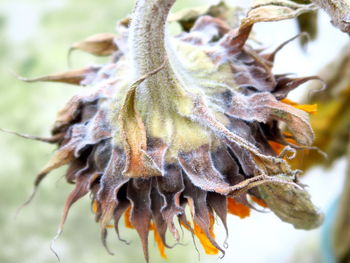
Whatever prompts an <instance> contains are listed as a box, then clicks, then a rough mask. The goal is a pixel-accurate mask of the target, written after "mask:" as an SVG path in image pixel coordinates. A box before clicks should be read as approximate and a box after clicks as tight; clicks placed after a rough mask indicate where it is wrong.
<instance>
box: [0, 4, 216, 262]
mask: <svg viewBox="0 0 350 263" xmlns="http://www.w3.org/2000/svg"><path fill="white" fill-rule="evenodd" d="M206 2H210V1H206ZM199 4H205V2H204V1H200V0H196V1H195V0H191V1H188V0H180V1H178V3H177V4H176V6H175V7H174V10H179V9H181V8H182V7H190V6H195V5H199ZM132 5H133V1H115V0H114V1H112V0H104V1H91V0H88V1H87V0H85V1H83V0H76V1H72V0H70V1H69V0H48V1H39V0H2V1H1V6H0V38H1V41H0V79H1V85H0V94H1V103H0V127H2V128H7V129H10V130H14V131H19V132H22V133H27V134H33V135H39V136H48V135H49V134H50V128H51V125H52V124H53V121H54V118H55V115H56V112H57V111H58V110H59V109H60V108H61V107H62V106H63V105H64V103H65V102H66V101H67V100H68V99H69V98H70V97H71V96H72V95H73V94H74V93H75V92H77V90H78V89H79V87H75V86H70V85H63V84H52V83H34V84H28V83H23V82H21V81H19V80H17V79H16V77H15V75H14V74H13V72H16V73H17V74H19V75H22V76H26V77H35V76H39V75H45V74H49V73H53V72H59V71H64V70H66V69H67V68H68V66H67V51H68V48H69V46H70V44H71V43H73V42H76V41H79V40H81V39H84V38H85V37H87V36H90V35H93V34H95V33H99V32H114V28H115V24H116V21H117V20H119V19H120V18H122V17H124V16H125V15H127V14H128V13H130V12H131V10H132ZM103 61H105V58H102V59H101V58H95V57H92V56H91V55H87V54H83V53H81V52H79V51H77V52H75V53H73V55H72V62H73V67H80V66H82V65H86V64H94V63H102V62H103ZM54 150H55V148H54V146H52V145H47V144H44V143H41V142H36V141H29V140H25V139H23V138H19V137H16V136H13V135H9V134H4V133H1V134H0V167H1V169H0V204H1V210H0V262H1V263H10V262H11V263H12V262H13V263H18V262H21V263H26V262H35V263H40V262H45V263H49V262H57V259H56V258H55V256H54V254H53V253H52V252H51V251H50V249H49V246H50V242H51V240H52V238H53V237H54V236H55V233H56V229H57V227H58V223H59V220H60V216H61V212H62V209H63V204H64V201H65V198H66V197H67V195H68V193H69V192H70V191H71V190H72V186H71V185H68V184H67V183H66V182H65V179H64V178H62V175H63V174H64V169H60V170H58V171H55V172H54V173H52V174H50V175H49V176H48V178H47V179H46V180H44V182H43V184H42V185H41V187H40V189H39V191H38V193H37V196H36V198H35V199H34V201H33V202H32V203H31V204H30V205H29V206H27V207H25V208H23V209H22V210H21V212H20V214H19V215H18V216H17V217H16V218H15V214H16V209H17V208H18V207H19V206H20V205H21V203H23V202H24V201H25V200H26V198H27V197H28V196H29V194H30V192H31V190H32V186H33V180H34V176H35V174H36V173H37V172H38V171H39V170H40V168H41V167H42V166H43V165H44V164H45V162H46V161H48V160H49V158H50V156H51V155H52V152H53V151H54ZM121 225H123V222H121ZM121 232H122V234H123V237H124V238H126V239H127V240H129V241H131V242H132V244H131V245H129V246H127V245H125V244H123V243H121V242H120V241H118V240H117V238H116V237H115V234H114V230H111V231H110V236H109V239H108V240H109V244H110V248H111V250H112V251H114V252H115V254H116V255H115V256H113V257H112V256H110V255H108V254H107V252H106V251H105V249H104V248H103V246H102V245H101V242H100V239H99V236H100V233H99V226H98V225H97V224H96V223H95V222H94V217H93V213H92V212H91V211H90V199H89V198H88V197H85V198H83V200H81V201H80V202H78V203H76V204H75V205H74V206H73V208H72V210H71V212H70V214H69V217H68V221H67V224H66V227H65V231H64V234H63V235H62V236H61V237H60V238H59V240H58V241H57V242H56V245H55V247H56V250H57V252H58V254H59V255H60V257H61V260H62V261H63V262H65V263H70V262H84V263H89V262H143V255H142V249H141V246H140V241H139V239H138V237H137V235H136V233H135V231H132V230H127V229H125V228H124V227H123V226H121ZM150 236H152V235H150ZM184 243H185V244H187V245H186V246H177V247H175V248H174V249H172V250H167V254H168V257H169V260H168V261H167V262H178V261H180V262H192V261H196V260H197V254H196V252H195V249H194V247H193V244H192V240H191V238H190V237H189V236H188V235H187V236H185V239H184ZM200 250H201V249H200ZM150 252H151V261H152V262H164V260H162V259H161V258H160V256H159V255H158V251H157V249H156V246H155V245H154V242H153V237H151V238H150ZM201 252H203V251H201ZM205 259H206V257H205V256H204V255H203V256H202V261H203V260H204V261H205ZM212 260H215V259H214V258H213V257H211V258H210V261H212Z"/></svg>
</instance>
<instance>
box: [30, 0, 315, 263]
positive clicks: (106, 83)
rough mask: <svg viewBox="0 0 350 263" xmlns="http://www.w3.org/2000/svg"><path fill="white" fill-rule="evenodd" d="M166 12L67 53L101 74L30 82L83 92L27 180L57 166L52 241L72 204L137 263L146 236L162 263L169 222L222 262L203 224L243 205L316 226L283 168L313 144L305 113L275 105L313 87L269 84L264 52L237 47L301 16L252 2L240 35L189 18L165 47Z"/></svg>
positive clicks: (213, 20)
mask: <svg viewBox="0 0 350 263" xmlns="http://www.w3.org/2000/svg"><path fill="white" fill-rule="evenodd" d="M173 3H174V0H149V1H145V0H138V1H137V4H136V7H135V9H134V12H133V15H132V19H131V22H130V21H129V20H123V21H122V22H121V23H119V26H118V28H119V34H118V35H116V36H114V35H111V34H99V35H96V36H93V37H91V38H89V39H87V40H85V41H82V42H79V43H76V44H75V45H74V46H73V48H79V49H82V50H85V51H88V52H90V53H93V54H96V55H110V56H111V61H110V62H109V63H108V64H106V65H103V66H96V67H87V68H84V69H79V70H75V71H70V72H65V73H62V74H56V75H50V76H45V77H41V78H37V79H33V80H29V81H34V80H35V81H36V80H44V81H62V82H67V83H70V84H79V85H81V86H84V88H83V90H82V92H81V93H79V94H77V95H76V96H74V97H73V98H71V100H70V101H69V102H68V103H67V104H66V105H65V107H64V108H63V109H62V110H61V111H60V112H59V113H58V116H57V118H56V122H55V124H54V127H53V129H52V137H51V138H50V139H47V141H50V142H53V143H56V144H57V145H58V150H57V151H56V152H55V154H54V156H53V157H52V159H51V160H50V161H49V162H48V164H47V165H46V166H45V167H44V168H43V170H42V171H41V172H40V173H39V175H38V176H37V179H36V181H35V188H37V186H38V185H39V184H40V182H41V181H42V179H43V178H44V177H45V176H46V175H47V174H48V173H49V172H50V171H52V170H53V169H56V168H58V167H60V166H62V165H68V169H67V172H66V179H67V181H68V182H69V183H73V184H75V188H74V190H73V191H72V192H71V194H70V195H69V196H68V198H67V201H66V204H65V207H64V212H63V217H62V221H61V225H60V227H59V232H61V231H62V229H63V225H64V223H65V220H66V217H67V213H68V210H69V209H70V207H71V206H72V204H73V203H74V202H76V201H77V200H79V199H80V198H82V197H83V196H85V195H87V194H90V195H91V198H92V207H93V211H94V212H95V214H96V221H98V222H99V223H100V225H101V231H102V237H103V243H104V244H105V243H106V240H105V238H106V235H107V228H108V227H109V226H110V225H112V226H114V228H115V230H116V233H117V235H118V237H119V225H118V223H119V221H120V218H121V217H122V216H124V220H125V225H126V226H127V227H130V228H135V229H136V231H137V232H138V234H139V236H140V238H141V241H142V245H143V249H144V254H145V257H146V259H147V260H148V248H147V245H148V234H149V232H150V231H154V236H155V240H156V242H157V244H158V246H159V249H160V252H161V255H162V256H163V257H165V248H169V247H170V246H168V243H167V241H166V232H167V231H169V232H170V233H171V234H172V235H173V237H174V239H175V240H176V241H179V240H180V234H179V231H178V224H177V223H176V222H175V220H176V219H177V220H178V221H179V224H180V225H182V226H183V227H184V228H186V229H188V230H189V231H190V232H191V233H192V234H194V235H196V236H197V237H198V239H199V240H200V242H201V244H202V245H203V246H204V249H205V252H206V253H208V254H216V253H218V252H219V251H221V252H222V253H224V250H223V249H222V248H221V246H220V245H219V244H218V243H217V242H216V241H215V235H214V231H213V223H214V217H215V216H218V217H219V218H220V219H221V221H222V222H223V224H224V225H225V227H226V216H227V213H232V214H235V215H237V216H239V217H241V218H244V217H246V216H248V215H249V213H250V208H251V207H252V202H255V203H257V204H259V205H261V206H264V207H266V206H267V207H269V208H270V209H271V210H272V211H273V212H275V213H276V215H277V216H279V217H280V218H281V219H282V220H284V221H286V222H289V223H291V224H293V225H294V226H295V227H296V228H304V229H311V228H314V227H317V226H318V225H319V224H320V223H321V221H322V220H321V218H322V216H321V214H320V213H319V211H318V210H317V209H316V208H315V207H314V206H313V204H312V203H311V201H310V198H309V196H308V194H307V192H306V191H305V190H304V189H303V186H302V185H300V184H298V180H297V175H298V173H299V171H298V170H292V169H291V168H290V166H289V164H288V158H290V157H292V156H288V155H289V154H291V155H293V153H294V151H295V149H300V148H308V147H310V145H311V144H312V141H313V137H314V134H313V131H312V128H311V126H310V124H309V121H308V114H307V112H313V111H314V107H312V106H308V107H302V106H300V105H296V104H294V103H292V102H291V101H289V100H287V99H286V97H287V95H288V93H289V91H291V90H292V89H294V88H296V87H297V86H298V85H300V84H302V83H304V82H306V81H308V80H311V79H317V77H314V76H312V77H306V78H289V77H288V76H287V75H274V74H273V73H272V67H273V60H274V56H275V52H273V53H270V54H268V53H264V51H261V50H255V49H253V48H252V47H250V46H249V45H248V44H247V43H246V42H247V39H248V36H249V33H250V31H251V28H252V26H253V24H254V23H256V22H260V21H274V20H281V19H286V18H292V17H295V16H297V15H298V14H300V13H302V12H304V11H308V10H310V8H312V6H310V5H299V4H295V3H292V2H289V1H281V2H280V3H279V4H276V3H277V2H276V1H274V2H273V3H272V4H267V3H264V4H261V3H260V4H259V5H257V6H255V7H254V8H253V9H252V10H251V11H250V12H249V13H248V16H247V18H245V19H244V20H243V21H242V23H241V25H240V27H239V28H231V27H230V25H229V24H227V23H226V22H225V20H224V19H222V17H220V14H221V13H220V12H219V13H216V14H211V15H202V16H198V17H194V18H193V17H192V18H191V19H188V21H187V22H188V23H186V26H187V28H188V31H184V32H182V33H181V34H179V35H177V36H175V37H171V36H169V35H168V34H166V33H165V24H166V19H167V16H168V13H169V10H170V7H171V6H172V4H173ZM221 7H222V6H221ZM180 22H183V21H180ZM281 123H284V124H285V127H286V129H287V131H288V132H283V131H282V129H281V127H280V124H281ZM278 149H279V150H278ZM187 207H188V208H189V210H190V217H191V218H188V215H186V213H185V210H186V208H187ZM119 238H120V237H119ZM120 239H121V238H120ZM121 240H122V239H121Z"/></svg>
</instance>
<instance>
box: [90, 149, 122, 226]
mask: <svg viewBox="0 0 350 263" xmlns="http://www.w3.org/2000/svg"><path fill="white" fill-rule="evenodd" d="M124 162H125V157H124V154H123V153H122V151H120V150H118V149H116V148H115V149H113V151H112V156H111V159H110V161H109V163H108V166H107V167H106V170H105V172H104V174H103V175H102V178H101V186H100V190H99V191H98V193H97V200H98V201H99V202H100V204H101V210H102V215H101V218H100V224H101V227H102V228H105V227H106V226H107V225H108V223H109V221H110V220H111V219H112V217H113V213H114V209H115V208H116V206H117V205H118V200H117V193H118V191H119V189H120V188H121V187H122V185H123V184H125V183H126V182H127V181H129V178H127V177H125V176H123V175H122V170H123V168H124Z"/></svg>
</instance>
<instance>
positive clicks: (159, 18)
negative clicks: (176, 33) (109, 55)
mask: <svg viewBox="0 0 350 263" xmlns="http://www.w3.org/2000/svg"><path fill="white" fill-rule="evenodd" d="M174 2H175V0H137V1H136V6H135V9H134V12H133V16H132V22H131V26H130V28H131V30H130V34H129V48H130V49H131V50H130V51H131V52H130V53H131V60H132V63H133V69H134V72H135V73H136V77H141V76H143V75H145V74H147V73H149V72H150V71H152V70H154V69H156V68H158V67H160V66H161V65H162V63H163V62H164V60H165V58H166V50H165V45H164V38H165V24H166V20H167V17H168V13H169V11H170V8H171V6H172V5H173V4H174Z"/></svg>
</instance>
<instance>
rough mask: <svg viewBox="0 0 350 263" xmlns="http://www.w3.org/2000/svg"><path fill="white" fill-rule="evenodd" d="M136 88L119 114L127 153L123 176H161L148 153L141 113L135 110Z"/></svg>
mask: <svg viewBox="0 0 350 263" xmlns="http://www.w3.org/2000/svg"><path fill="white" fill-rule="evenodd" d="M135 90H136V86H134V87H133V88H131V89H130V90H129V91H128V93H127V96H126V98H125V101H124V105H123V106H122V108H121V111H120V114H119V123H120V132H121V135H122V137H123V142H124V149H125V153H126V165H125V168H124V171H123V174H124V175H125V176H128V177H147V176H155V175H161V171H160V170H159V169H158V168H157V166H156V165H155V163H154V161H153V160H152V158H151V157H150V156H149V155H148V154H147V153H146V152H147V138H146V130H145V127H144V124H143V122H142V119H141V117H140V114H139V112H138V111H137V109H136V108H135Z"/></svg>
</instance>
